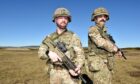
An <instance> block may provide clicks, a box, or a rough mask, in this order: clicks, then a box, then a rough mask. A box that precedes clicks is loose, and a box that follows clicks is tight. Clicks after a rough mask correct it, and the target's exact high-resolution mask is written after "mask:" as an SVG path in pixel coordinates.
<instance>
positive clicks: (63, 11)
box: [53, 8, 71, 22]
mask: <svg viewBox="0 0 140 84" xmlns="http://www.w3.org/2000/svg"><path fill="white" fill-rule="evenodd" d="M59 16H67V17H68V20H69V22H71V15H70V12H69V11H68V10H67V9H66V8H57V9H56V10H55V12H54V15H53V22H54V21H55V18H57V17H59Z"/></svg>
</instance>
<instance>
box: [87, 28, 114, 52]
mask: <svg viewBox="0 0 140 84" xmlns="http://www.w3.org/2000/svg"><path fill="white" fill-rule="evenodd" d="M88 35H89V37H90V38H91V40H92V41H93V42H94V43H95V44H96V45H97V47H100V48H104V49H105V50H107V51H109V52H114V50H113V47H114V44H113V43H112V42H110V41H109V40H107V39H105V38H103V37H102V36H101V35H100V33H99V31H98V29H96V28H90V29H89V33H88Z"/></svg>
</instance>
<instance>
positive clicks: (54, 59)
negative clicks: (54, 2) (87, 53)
mask: <svg viewBox="0 0 140 84" xmlns="http://www.w3.org/2000/svg"><path fill="white" fill-rule="evenodd" d="M53 22H54V23H56V26H57V28H56V32H54V33H52V34H50V35H48V36H47V37H46V38H45V39H44V40H43V42H42V44H41V45H40V48H39V51H38V54H39V57H40V59H45V60H47V61H49V60H50V68H49V76H50V84H78V83H79V79H77V76H78V75H79V74H80V72H81V67H82V66H83V64H84V60H85V57H84V51H83V48H82V45H81V42H80V39H79V38H78V37H77V35H76V34H75V33H73V32H71V31H69V30H68V29H67V25H68V23H69V22H71V16H70V12H69V11H68V10H67V9H66V8H58V9H56V10H55V12H54V16H53ZM48 38H51V40H52V41H53V42H55V43H56V42H58V41H60V42H63V43H65V45H66V48H67V50H68V51H67V52H66V54H67V56H68V57H69V58H70V59H71V60H72V62H74V63H75V65H76V66H77V68H76V69H75V70H71V69H70V70H67V69H66V68H65V66H64V65H63V64H62V59H61V58H60V57H59V56H58V55H57V53H55V52H53V51H51V50H49V48H48V46H47V45H45V44H44V41H46V40H47V39H48Z"/></svg>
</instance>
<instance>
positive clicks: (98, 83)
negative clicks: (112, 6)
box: [88, 7, 122, 84]
mask: <svg viewBox="0 0 140 84" xmlns="http://www.w3.org/2000/svg"><path fill="white" fill-rule="evenodd" d="M108 20H109V13H108V11H107V10H106V9H105V8H103V7H100V8H97V9H95V11H94V12H93V14H92V18H91V21H95V24H96V25H95V26H91V27H90V28H89V32H88V50H89V55H88V68H89V73H90V74H92V75H91V76H92V78H93V79H92V80H94V84H111V78H112V69H113V63H114V54H116V55H118V56H122V53H121V52H120V51H119V49H118V47H117V46H116V45H115V43H114V42H113V39H111V38H110V36H109V34H108V33H107V30H106V27H105V23H106V21H108Z"/></svg>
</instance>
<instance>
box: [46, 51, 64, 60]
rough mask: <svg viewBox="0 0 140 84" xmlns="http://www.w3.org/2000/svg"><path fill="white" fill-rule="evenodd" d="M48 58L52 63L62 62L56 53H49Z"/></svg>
mask: <svg viewBox="0 0 140 84" xmlns="http://www.w3.org/2000/svg"><path fill="white" fill-rule="evenodd" d="M48 56H49V58H50V59H51V60H52V62H57V61H62V60H61V58H60V57H59V56H58V55H57V54H56V53H55V52H52V51H49V54H48Z"/></svg>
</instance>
